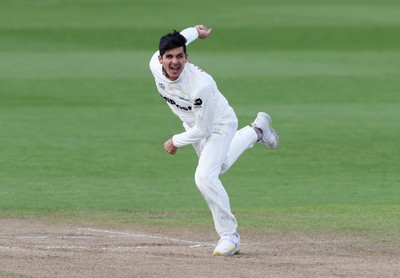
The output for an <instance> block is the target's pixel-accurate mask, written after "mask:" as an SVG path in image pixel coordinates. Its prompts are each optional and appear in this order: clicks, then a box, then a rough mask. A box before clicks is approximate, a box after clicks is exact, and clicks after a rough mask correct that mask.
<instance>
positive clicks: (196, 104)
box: [194, 98, 203, 108]
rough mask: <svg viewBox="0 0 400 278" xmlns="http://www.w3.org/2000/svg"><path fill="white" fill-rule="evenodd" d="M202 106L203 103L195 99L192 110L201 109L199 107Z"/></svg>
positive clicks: (199, 99)
mask: <svg viewBox="0 0 400 278" xmlns="http://www.w3.org/2000/svg"><path fill="white" fill-rule="evenodd" d="M202 104H203V101H202V100H201V98H197V99H195V100H194V108H201V105H202Z"/></svg>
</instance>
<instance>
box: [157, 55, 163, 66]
mask: <svg viewBox="0 0 400 278" xmlns="http://www.w3.org/2000/svg"><path fill="white" fill-rule="evenodd" d="M158 61H159V62H160V64H162V63H163V58H162V56H161V55H158Z"/></svg>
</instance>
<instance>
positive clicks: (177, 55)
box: [158, 47, 188, 80]
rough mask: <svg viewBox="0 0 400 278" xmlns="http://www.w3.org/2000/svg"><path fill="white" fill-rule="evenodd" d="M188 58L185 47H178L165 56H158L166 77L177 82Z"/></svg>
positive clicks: (167, 52)
mask: <svg viewBox="0 0 400 278" xmlns="http://www.w3.org/2000/svg"><path fill="white" fill-rule="evenodd" d="M187 57H188V55H187V54H185V52H183V47H178V48H174V49H171V50H167V51H165V53H164V55H163V56H158V60H159V61H160V64H162V66H163V69H164V73H165V75H166V76H167V77H168V78H169V79H171V80H176V79H178V77H179V76H180V75H181V73H182V71H183V69H184V68H185V64H186V62H187Z"/></svg>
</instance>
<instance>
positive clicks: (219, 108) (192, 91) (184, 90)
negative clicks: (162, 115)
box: [150, 27, 238, 147]
mask: <svg viewBox="0 0 400 278" xmlns="http://www.w3.org/2000/svg"><path fill="white" fill-rule="evenodd" d="M181 34H182V35H183V36H184V37H185V38H186V39H187V43H186V45H188V44H189V43H191V42H192V41H194V40H195V39H197V38H198V33H197V30H196V28H194V27H192V28H187V29H185V30H183V31H182V32H181ZM158 56H159V51H157V52H156V53H154V55H153V57H152V58H151V60H150V70H151V72H152V73H153V75H154V79H155V82H156V86H157V89H158V92H159V93H160V95H161V97H162V98H163V99H164V100H165V101H166V103H167V104H168V106H169V107H170V108H171V110H172V112H173V113H174V114H175V115H177V116H178V117H179V118H180V119H181V120H182V122H183V125H184V127H185V129H186V131H185V132H183V133H180V134H176V135H174V136H173V137H172V141H173V143H174V145H175V146H176V147H182V146H185V145H189V144H193V143H196V142H199V141H201V140H203V139H204V138H206V137H208V136H210V134H211V132H212V130H213V127H214V126H215V125H225V124H231V123H235V122H237V121H238V120H237V117H236V115H235V112H234V111H233V109H232V107H231V106H229V103H228V101H227V100H226V98H225V97H224V96H223V95H222V94H221V92H220V91H219V90H218V88H217V85H216V83H215V81H214V79H213V78H212V77H211V76H210V75H209V74H207V73H206V72H204V71H203V70H201V69H200V68H198V67H197V66H195V65H193V64H191V63H189V62H187V63H186V64H185V68H184V69H183V71H182V73H181V75H180V76H179V77H178V79H176V80H174V81H172V80H170V79H168V78H167V77H166V76H165V75H164V74H163V70H162V65H161V64H160V62H159V61H158Z"/></svg>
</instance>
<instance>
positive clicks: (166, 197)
mask: <svg viewBox="0 0 400 278" xmlns="http://www.w3.org/2000/svg"><path fill="white" fill-rule="evenodd" d="M399 9H400V4H399V3H398V1H372V0H369V1H357V0H349V1H344V0H337V1H322V0H309V1H295V0H291V1H271V0H269V1H265V0H257V1H256V0H250V1H246V2H245V3H244V2H243V1H236V0H235V1H228V0H224V1H202V2H201V3H199V2H195V1H193V2H192V3H190V2H189V3H188V2H187V1H185V2H184V1H178V0H171V1H165V2H162V1H153V0H148V1H127V0H118V1H105V0H102V1H94V0H83V1H82V0H80V1H77V0H74V1H66V0H58V1H56V0H36V1H29V0H19V1H14V0H1V1H0V217H44V218H49V219H63V220H64V221H91V222H97V223H102V224H117V223H124V224H127V223H139V224H140V225H174V226H182V227H185V226H188V225H190V226H191V227H201V228H209V229H213V225H212V222H211V216H210V214H209V211H208V208H207V207H206V204H205V202H204V200H203V199H202V197H201V195H200V193H199V192H198V190H197V188H196V186H195V184H194V181H193V174H194V169H195V167H196V162H197V158H196V156H195V153H194V151H193V149H192V148H191V147H186V148H182V149H180V150H179V151H178V153H177V155H176V156H169V155H167V154H166V153H165V151H164V150H163V147H162V144H163V142H164V141H165V140H166V139H168V138H170V137H171V135H173V134H174V133H178V132H181V130H182V127H181V124H180V122H179V120H178V119H177V118H175V117H174V116H173V115H172V113H171V112H170V111H169V108H168V107H167V106H166V104H165V102H164V101H162V99H161V98H160V97H159V95H158V93H157V91H156V88H155V85H154V81H153V78H152V76H151V73H150V71H149V68H148V62H149V59H150V56H151V55H152V53H153V52H154V51H155V50H156V48H157V46H158V40H159V37H160V36H161V35H163V34H165V33H167V32H169V31H171V30H172V29H174V28H175V29H177V30H181V29H183V28H185V27H188V26H193V25H196V24H205V25H207V26H210V27H212V28H213V29H214V33H213V35H212V37H210V38H209V39H207V40H204V41H200V40H199V41H196V42H194V43H193V44H192V45H190V47H189V55H190V57H189V58H190V60H191V62H193V63H195V64H198V65H200V66H201V67H202V68H203V69H205V70H206V71H207V72H209V73H210V74H212V75H213V77H214V78H215V80H216V81H217V83H218V85H219V88H220V90H221V91H222V92H223V94H224V95H225V96H226V97H227V98H228V99H229V101H230V103H231V105H232V106H233V107H234V109H235V111H236V112H237V115H238V117H239V119H240V126H244V125H247V124H249V123H250V122H251V121H252V120H253V119H254V117H255V116H256V113H257V112H258V111H267V112H268V113H270V114H271V115H272V117H273V120H274V127H275V129H276V130H277V131H278V133H279V135H280V140H281V145H280V147H279V148H278V149H277V150H274V151H271V150H268V149H266V148H265V147H264V146H262V145H257V146H255V147H254V148H253V149H251V150H249V151H248V152H246V153H245V154H244V155H243V156H242V157H241V158H240V160H239V161H238V162H237V164H236V165H235V166H234V167H233V168H232V169H231V170H230V171H229V172H228V173H227V174H225V175H224V176H223V177H222V180H223V182H224V185H225V187H226V189H227V191H228V193H229V194H230V198H231V205H232V208H233V211H234V212H235V214H236V216H237V218H238V221H239V225H240V227H241V228H243V229H260V230H266V231H267V230H268V231H282V232H316V233H346V234H352V235H363V236H368V237H371V238H375V239H379V240H388V241H393V242H400V237H399V235H400V171H399V170H400V159H399V157H400V143H399V142H400V124H399V123H400V93H399V92H400V79H399V75H400V37H399V36H398V34H399V31H400V17H399V16H398V11H399Z"/></svg>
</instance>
